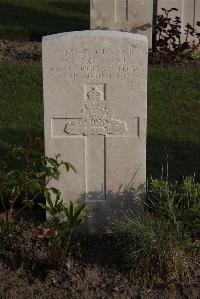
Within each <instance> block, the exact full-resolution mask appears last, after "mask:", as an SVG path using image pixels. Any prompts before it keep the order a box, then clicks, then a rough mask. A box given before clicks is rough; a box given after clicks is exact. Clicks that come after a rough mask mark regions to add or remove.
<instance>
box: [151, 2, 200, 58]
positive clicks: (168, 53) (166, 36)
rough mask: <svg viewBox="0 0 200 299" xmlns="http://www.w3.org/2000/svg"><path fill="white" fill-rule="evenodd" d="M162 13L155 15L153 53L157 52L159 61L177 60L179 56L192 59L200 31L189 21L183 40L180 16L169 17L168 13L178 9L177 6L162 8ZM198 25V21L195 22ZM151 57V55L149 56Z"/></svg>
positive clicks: (198, 43) (199, 39) (199, 37)
mask: <svg viewBox="0 0 200 299" xmlns="http://www.w3.org/2000/svg"><path fill="white" fill-rule="evenodd" d="M162 11H163V15H158V16H156V24H155V33H156V35H157V42H156V47H155V48H154V51H153V52H152V53H151V56H153V55H154V54H159V57H160V60H161V61H163V62H164V61H167V62H169V60H171V61H177V60H178V61H179V60H180V59H181V58H190V59H193V58H195V57H196V54H195V53H196V52H197V51H198V49H199V45H200V33H199V32H198V31H197V30H196V29H195V28H194V27H192V26H191V25H190V24H189V23H188V24H186V26H185V31H184V40H183V39H182V38H181V34H182V32H181V19H180V17H177V16H176V17H175V18H174V19H172V18H171V16H170V13H171V12H173V11H178V9H177V8H171V9H168V10H167V9H165V8H162ZM197 26H200V22H197ZM151 58H152V57H151Z"/></svg>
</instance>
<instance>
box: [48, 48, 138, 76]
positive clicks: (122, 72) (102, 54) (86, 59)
mask: <svg viewBox="0 0 200 299" xmlns="http://www.w3.org/2000/svg"><path fill="white" fill-rule="evenodd" d="M49 70H50V72H53V73H55V74H58V75H60V76H62V77H65V78H67V79H68V80H70V79H73V80H76V79H77V80H78V79H93V78H94V79H110V78H113V79H129V78H134V77H135V73H142V72H143V69H142V68H141V67H140V68H139V67H138V61H137V60H136V48H135V46H133V48H128V49H126V48H125V49H120V48H99V49H86V48H85V49H62V48H56V61H55V63H53V65H51V66H50V68H49Z"/></svg>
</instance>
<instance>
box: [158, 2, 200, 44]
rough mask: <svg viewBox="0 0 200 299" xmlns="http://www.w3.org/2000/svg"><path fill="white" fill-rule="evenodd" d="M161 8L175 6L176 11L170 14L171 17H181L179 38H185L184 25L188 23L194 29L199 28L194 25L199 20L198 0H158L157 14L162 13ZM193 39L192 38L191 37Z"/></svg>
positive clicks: (199, 4)
mask: <svg viewBox="0 0 200 299" xmlns="http://www.w3.org/2000/svg"><path fill="white" fill-rule="evenodd" d="M162 8H166V9H170V8H177V9H178V11H174V12H172V13H171V14H170V16H171V17H172V18H175V17H176V16H177V17H180V19H181V32H182V35H181V38H182V40H183V41H184V40H185V34H184V30H185V25H186V24H187V23H189V24H190V25H192V26H193V27H194V28H195V29H198V30H199V27H198V26H197V25H196V23H197V21H200V0H158V3H157V14H158V15H161V14H163V11H162ZM192 40H193V38H192Z"/></svg>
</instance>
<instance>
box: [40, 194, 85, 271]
mask: <svg viewBox="0 0 200 299" xmlns="http://www.w3.org/2000/svg"><path fill="white" fill-rule="evenodd" d="M56 192H57V191H56ZM54 193H55V190H54ZM46 198H47V203H48V205H43V204H40V206H41V207H42V208H43V209H45V210H46V211H47V212H48V213H49V217H50V219H49V221H48V222H47V224H46V227H47V228H43V229H40V230H39V234H38V237H39V238H40V239H44V238H48V239H49V242H48V244H49V254H50V258H51V259H52V258H53V260H55V261H57V262H58V263H59V264H60V265H63V263H64V261H65V259H66V257H67V256H68V255H69V254H70V249H69V248H70V242H71V238H72V235H73V233H74V232H75V230H77V229H78V227H79V226H80V225H81V224H82V223H83V222H84V218H85V213H84V211H85V203H79V204H76V205H75V204H74V203H72V202H71V201H70V204H69V207H65V206H64V205H63V199H61V198H60V193H57V194H56V200H55V202H53V200H52V199H51V195H50V193H49V195H48V196H47V197H46ZM62 212H63V215H64V216H63V217H62V219H61V215H60V214H61V213H62Z"/></svg>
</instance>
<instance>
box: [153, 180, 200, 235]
mask: <svg viewBox="0 0 200 299" xmlns="http://www.w3.org/2000/svg"><path fill="white" fill-rule="evenodd" d="M147 203H148V206H149V207H150V211H152V212H153V213H154V214H156V215H157V216H159V217H163V218H165V219H166V220H167V221H170V223H171V224H172V225H173V226H174V228H175V229H176V230H177V231H179V230H184V231H185V232H187V233H188V234H189V235H190V236H198V235H199V233H200V183H198V182H195V176H193V177H192V176H189V177H186V178H184V179H183V181H181V182H169V181H168V180H159V179H152V178H150V180H149V182H148V190H147Z"/></svg>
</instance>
